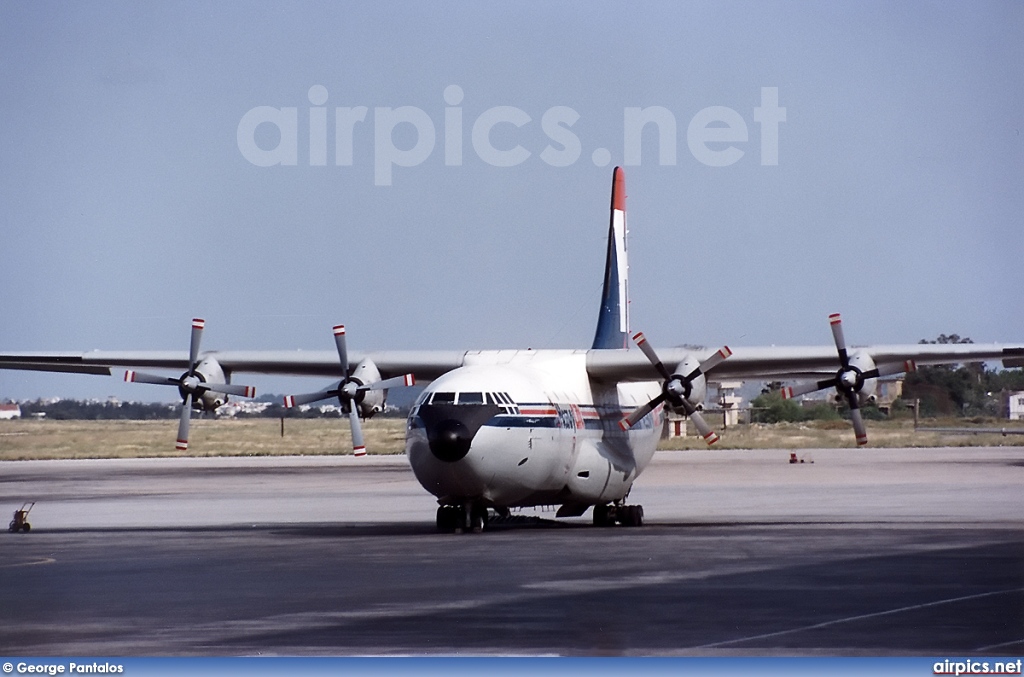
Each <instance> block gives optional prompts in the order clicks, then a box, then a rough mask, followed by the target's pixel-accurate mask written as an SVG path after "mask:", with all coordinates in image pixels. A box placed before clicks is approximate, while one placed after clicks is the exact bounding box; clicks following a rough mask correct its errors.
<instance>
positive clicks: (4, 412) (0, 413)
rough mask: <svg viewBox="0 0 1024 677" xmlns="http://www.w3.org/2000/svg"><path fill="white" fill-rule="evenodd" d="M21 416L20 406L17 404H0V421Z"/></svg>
mask: <svg viewBox="0 0 1024 677" xmlns="http://www.w3.org/2000/svg"><path fill="white" fill-rule="evenodd" d="M15 418H21V407H20V406H18V405H17V404H0V421H5V420H6V421H9V420H11V419H15Z"/></svg>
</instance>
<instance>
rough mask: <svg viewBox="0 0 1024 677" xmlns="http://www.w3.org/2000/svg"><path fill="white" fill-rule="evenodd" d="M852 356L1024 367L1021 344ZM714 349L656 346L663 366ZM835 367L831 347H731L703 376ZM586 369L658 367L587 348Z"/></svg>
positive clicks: (883, 348) (807, 373) (897, 348)
mask: <svg viewBox="0 0 1024 677" xmlns="http://www.w3.org/2000/svg"><path fill="white" fill-rule="evenodd" d="M849 351H850V353H851V354H856V353H863V354H866V355H868V356H870V357H871V359H872V360H873V361H874V363H875V364H876V365H878V366H882V365H898V364H902V363H904V362H906V361H908V360H913V361H914V362H915V363H916V364H917V365H918V366H922V365H934V364H962V363H968V362H988V361H993V360H1000V361H1002V363H1003V366H1004V367H1007V368H1009V367H1021V366H1024V345H1020V344H1017V345H1008V344H1001V343H990V344H984V343H955V344H925V343H912V344H905V345H880V346H862V347H858V346H851V347H850V348H849ZM715 352H716V351H715V350H712V349H708V348H658V349H657V354H658V356H659V357H660V358H661V360H662V362H664V363H665V365H666V367H668V369H670V370H671V369H672V368H674V367H675V365H677V364H679V363H681V362H682V361H683V360H684V359H686V357H688V356H691V357H694V358H696V359H697V360H699V361H703V360H705V359H707V358H708V357H710V356H711V355H712V354H713V353H715ZM838 368H839V360H838V357H837V355H836V348H835V347H834V346H778V347H776V346H769V347H751V348H733V349H732V355H731V356H730V357H729V358H728V359H726V360H725V361H723V362H721V363H719V364H718V365H717V366H715V367H713V368H711V369H709V370H708V374H707V375H708V378H710V379H714V380H716V381H719V380H724V379H752V378H764V379H777V380H789V379H817V378H821V377H825V376H831V375H833V374H835V373H836V370H837V369H838ZM587 372H588V373H589V374H590V375H591V377H593V378H596V379H598V380H602V381H654V380H659V379H660V376H659V375H658V372H657V370H656V369H655V367H654V366H653V365H652V364H651V362H650V361H649V360H648V359H647V357H645V356H644V354H643V353H642V352H640V351H639V350H591V351H589V352H588V353H587Z"/></svg>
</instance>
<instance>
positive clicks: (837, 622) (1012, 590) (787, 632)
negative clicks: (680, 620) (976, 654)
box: [693, 588, 1024, 649]
mask: <svg viewBox="0 0 1024 677" xmlns="http://www.w3.org/2000/svg"><path fill="white" fill-rule="evenodd" d="M1015 592H1024V588H1010V589H1009V590H993V591H991V592H981V593H978V594H976V595H964V596H963V597H951V598H949V599H940V600H936V601H934V602H925V603H924V604H911V605H910V606H904V607H900V608H898V609H889V610H887V611H876V612H874V613H870V614H860V615H859V616H848V617H847V618H837V619H835V620H831V621H824V622H822V623H814V624H813V625H805V626H802V627H799V628H790V629H789V630H778V631H776V632H766V633H763V634H760V635H750V636H749V637H740V638H738V639H727V640H724V641H722V642H713V643H711V644H702V645H700V646H696V647H693V648H695V649H713V648H715V647H719V646H726V645H728V644H740V643H741V642H751V641H754V640H756V639H768V638H769V637H779V636H781V635H791V634H794V633H797V632H805V631H807V630H817V629H819V628H827V627H831V626H833V625H841V624H842V623H853V622H855V621H863V620H867V619H869V618H879V617H881V616H891V615H893V614H899V613H903V612H904V611H916V610H917V609H927V608H929V607H933V606H941V605H943V604H955V603H957V602H966V601H968V600H972V599H981V598H983V597H993V596H995V595H1008V594H1011V593H1015ZM997 646H998V645H997Z"/></svg>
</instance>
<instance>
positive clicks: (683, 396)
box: [619, 332, 732, 444]
mask: <svg viewBox="0 0 1024 677" xmlns="http://www.w3.org/2000/svg"><path fill="white" fill-rule="evenodd" d="M633 340H634V341H636V345H637V347H638V348H640V350H641V351H643V354H644V355H646V356H647V359H648V360H650V361H651V364H653V365H654V368H655V369H657V370H658V373H659V374H661V377H662V378H663V379H664V381H663V382H662V384H661V393H660V394H659V395H658V396H657V397H655V398H654V399H653V400H651V401H650V402H648V403H647V404H643V405H640V406H639V407H637V408H636V409H634V410H633V411H632V412H631V413H630V414H629V415H628V416H626V417H625V418H623V419H622V420H621V421H619V427H620V428H622V429H623V430H629V429H630V428H632V427H633V426H635V425H636V424H637V423H638V422H639V421H640V419H642V418H643V417H644V416H647V414H649V413H651V412H652V411H654V409H655V407H657V406H658V405H659V404H661V403H662V402H665V401H667V402H668V403H669V404H670V405H672V407H674V408H677V409H678V408H682V409H683V411H685V412H686V415H687V416H689V417H690V420H691V421H693V426H694V427H695V428H696V429H697V432H699V433H700V435H701V437H703V438H704V441H706V442H707V443H708V444H714V443H715V442H717V441H718V434H717V433H716V432H715V431H714V430H712V429H711V427H710V426H709V425H708V424H707V422H705V421H704V417H703V416H701V415H700V412H698V411H697V407H695V406H694V405H693V403H692V402H690V400H689V399H688V398H689V396H690V393H691V391H692V389H693V381H694V380H695V379H696V378H697V377H698V376H701V375H702V374H705V373H707V372H708V371H709V370H711V369H712V368H714V367H715V366H717V365H719V364H721V363H722V361H724V360H726V359H728V358H729V356H730V355H732V351H731V350H729V346H722V348H721V349H720V350H718V351H717V352H715V353H713V354H712V355H711V357H709V358H707V359H706V360H704V361H703V362H701V363H700V364H699V365H698V366H697V367H696V368H694V369H693V370H692V371H690V372H689V373H688V374H686V375H682V374H670V373H669V371H668V369H666V368H665V365H664V364H663V363H662V362H661V360H660V359H658V355H657V353H655V352H654V348H652V347H651V345H650V344H649V343H648V342H647V338H646V337H645V336H644V334H643V332H637V333H636V335H635V336H633Z"/></svg>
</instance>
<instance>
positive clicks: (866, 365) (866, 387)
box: [833, 352, 878, 405]
mask: <svg viewBox="0 0 1024 677" xmlns="http://www.w3.org/2000/svg"><path fill="white" fill-rule="evenodd" d="M850 367H852V368H853V369H854V370H856V372H857V381H856V384H855V385H854V389H855V390H856V392H857V399H858V400H859V401H860V403H861V404H862V405H864V404H873V403H875V402H877V401H878V380H877V379H875V378H869V379H864V378H862V377H861V376H860V375H861V374H863V373H864V372H866V371H871V370H872V369H874V368H875V361H874V360H872V359H871V356H870V355H868V354H867V353H860V352H858V353H853V354H852V355H850ZM833 398H834V399H835V401H836V403H843V402H846V397H845V396H844V395H843V393H842V391H841V390H840V389H839V388H838V387H837V388H836V392H835V394H834V395H833Z"/></svg>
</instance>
